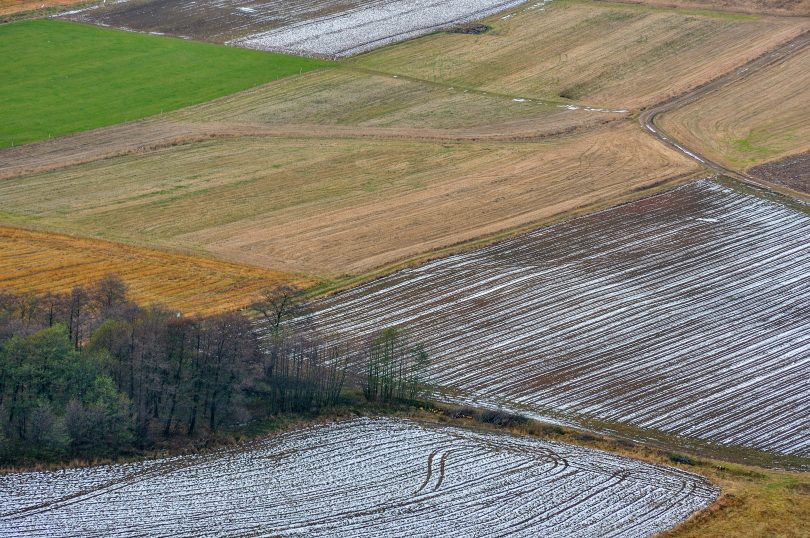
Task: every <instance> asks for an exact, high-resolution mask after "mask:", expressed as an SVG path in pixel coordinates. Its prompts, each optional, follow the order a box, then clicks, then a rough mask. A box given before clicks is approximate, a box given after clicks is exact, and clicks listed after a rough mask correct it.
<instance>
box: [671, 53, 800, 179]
mask: <svg viewBox="0 0 810 538" xmlns="http://www.w3.org/2000/svg"><path fill="white" fill-rule="evenodd" d="M808 87H810V46H808V44H804V46H802V47H801V48H797V50H796V52H794V53H793V54H792V55H791V56H790V57H789V58H787V59H785V60H782V61H780V62H778V63H776V64H775V65H771V66H769V67H767V68H764V69H762V70H758V71H755V72H754V73H752V74H750V75H748V76H743V77H741V78H739V79H737V80H735V81H734V82H732V83H731V84H728V85H726V86H724V87H723V88H720V89H719V90H717V91H715V92H712V93H710V94H708V95H706V96H704V97H702V98H701V99H699V100H697V101H695V102H693V103H691V104H689V105H687V106H684V107H682V108H679V109H677V110H675V111H673V112H669V113H666V114H664V115H662V116H660V117H659V118H658V119H657V123H658V125H660V126H661V128H663V129H664V131H666V132H667V133H668V134H669V135H671V136H673V137H674V138H677V139H678V140H679V141H680V142H681V143H683V144H684V145H685V146H687V147H690V148H692V149H695V150H697V151H700V152H701V153H702V154H704V155H706V156H708V157H709V158H710V159H713V160H715V161H718V162H720V163H723V164H725V165H727V166H730V167H732V168H736V169H742V170H745V169H748V168H749V167H752V166H754V165H758V164H762V163H763V162H767V161H772V160H776V159H779V158H781V157H785V156H788V155H791V154H794V153H799V152H806V151H808V150H810V109H808V106H807V103H808V96H807V88H808Z"/></svg>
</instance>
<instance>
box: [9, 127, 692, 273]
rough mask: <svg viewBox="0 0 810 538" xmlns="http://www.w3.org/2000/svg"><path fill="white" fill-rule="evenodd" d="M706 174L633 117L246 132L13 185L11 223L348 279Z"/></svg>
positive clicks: (32, 177)
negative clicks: (524, 127)
mask: <svg viewBox="0 0 810 538" xmlns="http://www.w3.org/2000/svg"><path fill="white" fill-rule="evenodd" d="M310 134H312V133H310ZM698 172H699V168H698V167H697V166H696V165H695V164H694V163H693V162H691V161H690V160H689V159H687V158H686V157H683V156H681V155H679V154H677V153H675V152H674V151H672V150H670V149H668V148H666V147H664V146H663V145H661V144H659V143H658V142H657V141H656V140H654V139H653V138H652V137H649V136H647V135H646V134H644V133H643V132H642V131H641V130H640V129H639V128H638V127H637V125H635V124H634V123H632V122H619V123H611V124H607V125H604V126H601V127H595V128H593V129H591V130H586V131H583V132H579V133H574V134H571V135H566V136H559V137H554V138H550V139H548V140H541V141H535V142H520V143H517V142H499V141H493V142H470V141H465V142H452V141H419V140H417V141H408V140H404V141H400V140H374V139H370V140H364V139H357V140H353V139H336V138H334V137H333V136H329V135H325V136H324V137H323V138H321V137H318V136H317V133H316V134H315V136H309V137H306V138H285V137H243V138H236V139H224V140H212V141H206V142H199V143H193V144H186V145H182V146H177V147H169V148H164V149H159V150H156V151H152V152H147V153H145V154H143V155H140V154H134V155H129V156H124V157H116V158H111V159H106V160H102V161H96V162H92V163H89V164H84V165H80V166H74V167H71V168H66V169H63V170H59V171H54V172H50V173H44V174H35V175H29V176H23V177H18V178H16V179H14V180H13V181H4V182H0V199H2V200H3V211H4V213H3V214H2V215H0V222H4V223H6V224H12V225H13V224H14V223H17V224H25V225H28V226H37V227H42V228H47V229H50V230H56V231H59V230H69V231H71V233H79V234H83V235H89V236H96V237H103V238H105V239H115V240H122V241H127V242H133V243H147V244H149V245H157V246H164V247H169V248H184V249H191V250H194V251H202V252H207V253H209V254H215V255H216V256H217V257H220V258H224V259H228V260H230V261H237V262H245V263H250V264H254V265H260V266H264V267H270V268H275V269H282V270H286V271H293V272H303V273H311V274H317V275H328V276H338V275H342V274H345V273H362V272H365V271H369V270H371V269H374V268H377V267H381V266H384V265H388V264H391V263H394V262H397V261H400V260H405V259H408V258H411V257H413V256H416V255H419V254H423V253H425V252H428V251H431V250H435V249H440V248H444V247H448V246H451V245H455V244H457V243H460V242H463V241H469V240H472V239H477V238H481V237H485V236H490V235H494V234H497V233H499V232H504V231H507V230H510V229H514V228H517V227H521V226H525V225H529V224H533V223H537V222H541V221H547V220H548V219H551V218H554V217H556V216H560V215H564V214H567V213H569V212H571V211H576V210H582V209H584V208H588V207H594V206H599V205H603V204H612V203H615V201H616V200H622V199H626V198H627V197H632V196H640V195H641V194H640V193H641V192H642V191H644V190H645V189H647V188H650V187H653V186H656V185H657V184H659V183H661V182H667V181H678V180H683V179H685V178H687V177H690V176H693V175H694V174H696V173H698ZM380 238H385V240H384V241H381V240H380Z"/></svg>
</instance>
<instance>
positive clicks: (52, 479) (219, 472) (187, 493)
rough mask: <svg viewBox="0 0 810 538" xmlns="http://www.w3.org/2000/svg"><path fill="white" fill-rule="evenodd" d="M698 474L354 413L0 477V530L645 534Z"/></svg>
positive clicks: (680, 515) (699, 493) (687, 497)
mask: <svg viewBox="0 0 810 538" xmlns="http://www.w3.org/2000/svg"><path fill="white" fill-rule="evenodd" d="M716 496H717V490H716V488H714V487H713V486H712V485H711V484H710V483H708V482H707V481H706V480H705V479H703V478H702V477H699V476H696V475H693V474H689V473H685V472H683V471H679V470H677V469H673V468H665V467H659V466H654V465H650V464H646V463H642V462H638V461H635V460H631V459H627V458H622V457H618V456H614V455H611V454H608V453H604V452H599V451H595V450H592V449H586V448H581V447H576V446H571V445H565V444H560V443H552V442H546V441H540V440H536V439H528V438H519V437H513V436H507V435H497V434H489V433H476V432H472V431H469V430H462V429H457V428H438V427H431V426H427V425H422V424H419V423H416V422H410V421H401V420H392V419H357V420H354V421H350V422H342V423H336V424H330V425H326V426H317V427H313V428H309V429H305V430H299V431H295V432H292V433H288V434H283V435H279V436H276V437H273V438H271V439H268V440H266V441H262V442H258V443H254V444H251V445H246V446H244V447H241V448H237V449H230V450H223V451H219V452H215V453H211V454H207V455H196V456H189V457H178V458H172V459H168V460H158V461H152V462H146V463H139V464H129V465H113V466H103V467H97V468H91V469H73V470H65V471H60V472H32V473H22V474H8V475H3V476H0V535H3V536H7V537H22V536H25V537H39V536H49V537H54V536H78V535H81V536H105V537H112V536H116V537H120V536H215V535H216V536H234V535H250V536H349V535H351V536H484V535H487V536H496V535H497V536H503V535H509V536H566V537H568V536H594V537H596V536H598V537H605V536H625V537H627V536H651V535H653V534H655V533H657V532H660V531H663V530H665V529H667V528H670V527H672V526H674V525H675V524H677V523H679V522H680V521H682V520H684V519H685V518H687V517H688V516H689V515H690V514H691V513H693V512H694V511H696V510H699V509H701V508H703V507H705V506H707V505H708V504H709V503H710V502H712V501H713V500H714V499H715V498H716Z"/></svg>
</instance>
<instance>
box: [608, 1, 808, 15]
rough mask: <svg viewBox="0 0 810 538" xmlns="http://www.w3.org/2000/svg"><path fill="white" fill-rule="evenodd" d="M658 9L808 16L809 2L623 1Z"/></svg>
mask: <svg viewBox="0 0 810 538" xmlns="http://www.w3.org/2000/svg"><path fill="white" fill-rule="evenodd" d="M623 1H624V2H627V3H628V4H647V5H651V6H659V7H681V8H697V9H722V10H728V11H737V12H741V13H757V14H760V13H767V14H772V15H795V16H801V17H808V16H810V0H623Z"/></svg>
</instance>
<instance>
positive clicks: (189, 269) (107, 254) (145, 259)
mask: <svg viewBox="0 0 810 538" xmlns="http://www.w3.org/2000/svg"><path fill="white" fill-rule="evenodd" d="M110 273H113V274H116V275H118V276H120V277H121V279H122V280H123V281H124V282H125V283H126V284H127V285H128V286H129V288H130V290H129V291H130V297H131V298H132V299H133V300H134V301H137V302H138V303H140V304H144V305H146V304H151V303H161V304H164V305H166V306H168V307H170V308H173V309H176V310H178V311H181V312H183V313H185V314H188V315H193V314H213V313H219V312H225V311H231V310H234V309H238V308H241V307H244V306H247V304H249V303H250V302H251V301H252V300H255V299H256V298H257V297H258V296H259V294H260V292H261V290H262V289H264V288H266V287H270V286H273V285H275V284H278V283H281V282H284V283H292V284H294V285H299V286H306V285H311V284H312V283H313V282H312V281H311V280H308V279H306V278H302V277H300V276H296V275H290V274H285V273H279V272H275V271H267V270H264V269H258V268H253V267H248V266H244V265H236V264H232V263H227V262H222V261H218V260H213V259H209V258H203V257H200V256H190V255H184V254H177V253H170V252H162V251H156V250H152V249H144V248H138V247H131V246H126V245H121V244H118V243H110V242H107V241H99V240H93V239H81V238H76V237H71V236H66V235H61V234H52V233H45V232H37V231H27V230H20V229H15V228H7V227H0V275H2V276H0V289H10V290H15V291H18V292H35V293H44V292H66V291H70V290H71V288H73V287H74V286H78V285H83V284H89V283H91V282H94V281H96V280H98V279H100V278H102V277H104V276H105V275H107V274H110Z"/></svg>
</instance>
